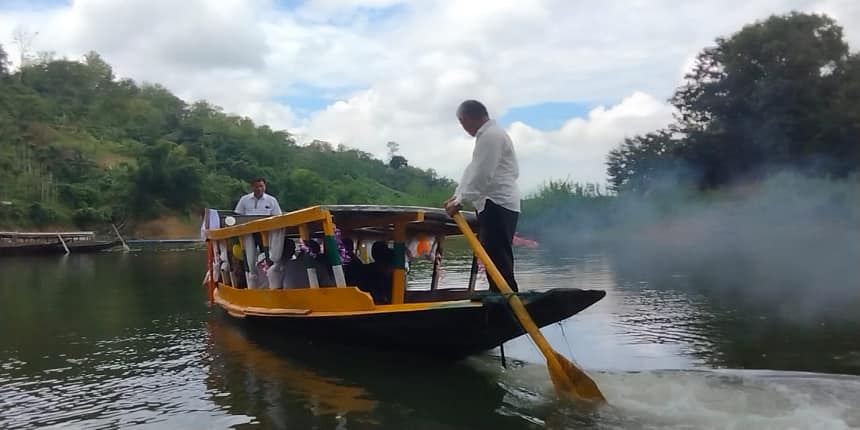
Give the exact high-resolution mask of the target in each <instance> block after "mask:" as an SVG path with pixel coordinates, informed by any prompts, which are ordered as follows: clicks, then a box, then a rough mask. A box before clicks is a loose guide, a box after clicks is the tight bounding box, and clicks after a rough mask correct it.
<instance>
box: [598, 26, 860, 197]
mask: <svg viewBox="0 0 860 430" xmlns="http://www.w3.org/2000/svg"><path fill="white" fill-rule="evenodd" d="M716 42H717V43H716V46H713V47H709V48H706V49H705V50H704V51H703V52H702V53H700V54H699V55H698V57H697V59H696V62H695V66H694V68H693V70H692V71H691V72H690V73H689V74H688V75H687V76H686V82H685V83H684V84H683V85H682V86H681V87H679V88H678V89H677V90H676V92H675V94H674V96H673V97H672V99H671V101H672V104H673V105H674V106H675V107H676V108H677V109H678V112H679V114H678V116H677V123H676V124H674V125H673V126H672V127H670V130H672V134H673V135H678V136H679V138H678V139H670V140H669V141H666V142H664V143H666V144H668V145H669V146H670V147H671V148H669V149H667V148H664V147H662V146H661V145H655V144H654V142H655V138H657V137H659V136H660V133H658V134H657V135H653V136H652V135H648V136H645V137H638V138H635V139H628V140H627V141H626V142H625V143H624V145H622V147H621V148H619V149H618V150H616V151H613V153H612V154H611V155H610V158H609V160H608V165H609V169H608V173H609V175H610V177H611V178H612V181H613V183H614V184H615V185H616V186H619V185H623V184H625V183H627V182H630V181H629V180H630V179H631V176H636V175H638V174H640V173H643V174H644V172H646V171H649V169H639V170H638V171H637V170H636V169H633V170H631V169H630V168H629V166H635V165H637V163H639V164H640V165H641V162H642V160H643V159H646V158H655V159H659V158H668V157H672V158H674V159H678V160H682V161H683V163H684V165H685V167H686V168H689V169H691V171H692V172H693V173H694V174H695V175H694V176H695V177H696V178H697V179H698V183H699V185H700V186H702V187H705V188H711V187H718V186H721V185H724V184H728V183H731V182H735V181H744V180H751V179H752V180H754V179H756V178H760V177H762V176H764V175H767V174H769V173H770V172H772V171H774V170H779V169H784V168H792V169H801V170H803V171H805V172H807V173H810V174H816V175H845V174H847V173H850V172H851V171H855V170H856V169H857V168H858V163H857V162H856V161H854V160H857V159H858V158H857V157H858V154H860V145H858V144H857V137H856V136H857V134H858V131H860V127H858V124H857V120H856V118H857V117H856V116H851V112H857V108H856V106H857V103H858V102H856V101H855V100H857V99H856V97H854V98H852V90H851V89H850V88H851V86H852V82H855V79H856V78H855V77H854V76H856V74H857V71H856V60H855V58H856V56H855V57H852V56H850V52H849V49H848V45H847V44H846V43H845V42H844V41H843V35H842V28H841V27H839V26H838V25H837V24H836V23H835V22H834V21H833V20H832V19H831V18H829V17H826V16H823V15H815V14H801V13H791V14H788V15H783V16H772V17H770V18H768V19H766V20H764V21H761V22H757V23H754V24H752V25H748V26H745V27H744V28H743V29H741V30H740V31H739V32H737V33H735V34H734V35H732V36H730V37H728V38H719V39H717V41H716ZM663 137H665V135H663ZM658 140H664V139H662V138H661V139H658ZM669 164H672V163H669ZM649 175H650V174H649ZM642 179H644V178H642ZM634 182H635V181H634ZM645 182H647V180H646V181H645ZM639 183H640V184H641V183H642V181H639Z"/></svg>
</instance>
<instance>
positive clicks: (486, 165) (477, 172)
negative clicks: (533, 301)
mask: <svg viewBox="0 0 860 430" xmlns="http://www.w3.org/2000/svg"><path fill="white" fill-rule="evenodd" d="M457 119H458V120H460V125H461V126H463V130H466V133H469V135H470V136H474V137H475V148H474V149H473V150H472V161H471V162H470V163H469V165H468V166H467V167H466V171H465V172H463V178H462V179H461V180H460V184H459V185H458V186H457V190H456V191H455V192H454V196H452V197H451V198H450V199H448V200H447V201H445V210H446V211H447V212H448V213H449V214H451V215H453V214H454V213H455V212H457V210H459V208H460V207H461V206H462V204H463V203H464V202H468V203H471V204H472V205H474V206H475V209H476V210H477V211H478V223H479V224H480V225H479V230H478V237H479V238H480V240H481V245H483V246H484V248H485V249H486V250H487V254H489V255H490V258H491V259H492V260H493V263H495V265H496V267H498V269H499V272H501V273H502V276H504V278H505V280H506V281H507V282H508V284H509V285H510V287H511V289H512V290H514V291H519V289H518V287H517V282H516V280H515V279H514V251H513V248H512V244H511V242H512V241H513V238H514V232H515V231H516V228H517V219H518V218H519V215H520V191H519V187H517V178H519V176H520V169H519V163H518V162H517V154H516V153H515V152H514V145H513V143H512V142H511V138H510V137H509V136H508V133H507V132H505V130H504V129H503V128H502V127H500V126H499V125H498V124H496V122H495V121H493V120H491V119H490V115H489V114H488V113H487V108H486V107H484V105H483V104H482V103H481V102H479V101H477V100H466V101H464V102H463V103H461V104H460V107H459V108H457ZM490 289H491V290H493V291H496V292H498V291H499V288H498V287H497V286H496V284H495V282H493V280H492V279H490Z"/></svg>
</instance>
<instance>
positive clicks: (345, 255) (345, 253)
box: [334, 227, 352, 264]
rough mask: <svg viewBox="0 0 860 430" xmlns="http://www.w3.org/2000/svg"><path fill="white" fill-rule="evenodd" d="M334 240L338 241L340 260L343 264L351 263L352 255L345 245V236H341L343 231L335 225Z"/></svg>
mask: <svg viewBox="0 0 860 430" xmlns="http://www.w3.org/2000/svg"><path fill="white" fill-rule="evenodd" d="M334 241H335V243H337V251H338V253H339V254H340V261H341V262H342V263H343V264H346V263H349V262H350V261H352V255H351V253H350V252H349V250H347V249H346V247H345V246H344V245H343V238H342V237H341V231H340V229H339V228H337V227H335V229H334Z"/></svg>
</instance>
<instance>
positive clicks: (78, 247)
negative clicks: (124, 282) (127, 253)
mask: <svg viewBox="0 0 860 430" xmlns="http://www.w3.org/2000/svg"><path fill="white" fill-rule="evenodd" d="M120 244H122V240H120V239H117V240H112V241H111V240H96V239H95V233H94V232H91V231H71V232H51V233H47V232H0V256H15V255H47V254H68V253H87V252H98V251H104V250H108V249H111V248H113V247H115V246H118V245H120Z"/></svg>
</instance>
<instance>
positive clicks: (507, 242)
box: [478, 199, 520, 292]
mask: <svg viewBox="0 0 860 430" xmlns="http://www.w3.org/2000/svg"><path fill="white" fill-rule="evenodd" d="M519 216H520V214H519V212H514V211H512V210H510V209H505V208H503V207H501V206H499V205H497V204H495V203H493V201H492V200H489V199H488V200H487V203H486V204H485V205H484V210H483V211H482V212H480V213H478V224H479V226H478V238H479V239H480V240H481V245H483V246H484V249H486V250H487V254H489V255H490V259H491V260H493V263H495V265H496V267H497V268H498V269H499V272H501V274H502V277H504V278H505V280H506V281H508V285H510V287H511V289H512V290H514V291H519V288H518V287H517V281H516V280H515V279H514V249H513V246H512V242H513V240H514V233H516V230H517V219H518V218H519ZM487 278H488V279H489V281H490V290H492V291H496V292H498V291H499V288H498V287H496V283H495V282H493V279H492V278H491V277H490V274H489V272H487Z"/></svg>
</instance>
